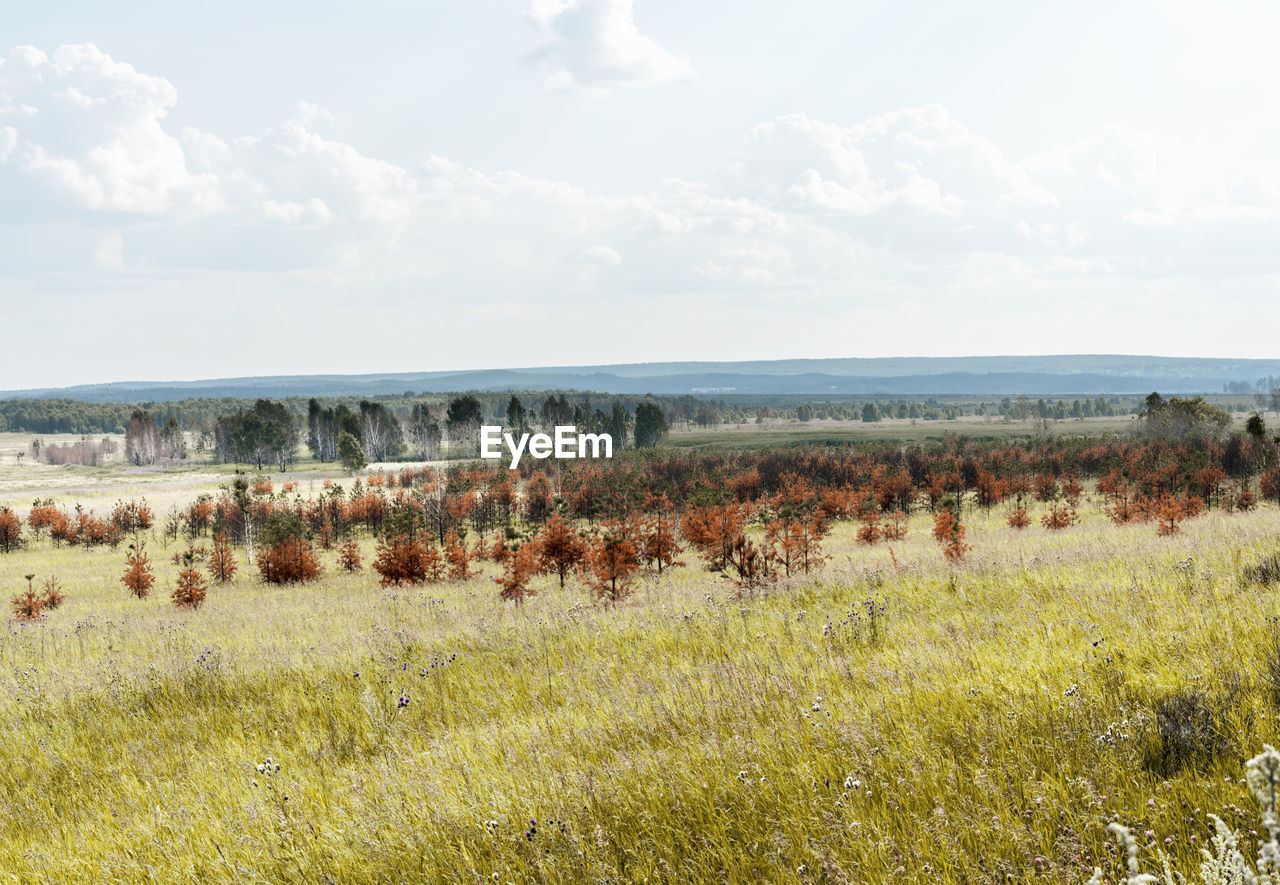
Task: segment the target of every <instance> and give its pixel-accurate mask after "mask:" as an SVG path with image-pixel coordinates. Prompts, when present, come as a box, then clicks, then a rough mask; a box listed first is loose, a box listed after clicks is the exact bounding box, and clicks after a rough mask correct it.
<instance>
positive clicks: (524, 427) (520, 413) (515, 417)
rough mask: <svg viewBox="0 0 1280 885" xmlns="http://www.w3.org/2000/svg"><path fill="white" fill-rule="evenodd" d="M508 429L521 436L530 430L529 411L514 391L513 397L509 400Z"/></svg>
mask: <svg viewBox="0 0 1280 885" xmlns="http://www.w3.org/2000/svg"><path fill="white" fill-rule="evenodd" d="M506 424H507V430H509V431H511V433H513V434H515V435H516V436H519V435H520V434H522V433H528V432H529V412H528V410H527V409H525V407H524V403H522V402H520V397H518V396H516V395H515V394H514V393H513V394H511V399H509V400H507V422H506Z"/></svg>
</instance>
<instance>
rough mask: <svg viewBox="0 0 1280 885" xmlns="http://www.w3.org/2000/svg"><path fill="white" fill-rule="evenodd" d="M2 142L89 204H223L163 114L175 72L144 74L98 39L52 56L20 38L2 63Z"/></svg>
mask: <svg viewBox="0 0 1280 885" xmlns="http://www.w3.org/2000/svg"><path fill="white" fill-rule="evenodd" d="M0 95H2V96H3V98H0V118H3V119H4V120H5V121H6V129H7V130H11V131H9V133H8V134H7V135H6V136H5V137H4V139H3V143H0V157H3V160H4V162H5V163H6V164H7V165H15V164H16V165H17V166H18V167H19V168H20V169H21V170H22V171H23V172H25V173H26V174H28V175H30V176H31V177H33V178H35V179H37V180H39V181H41V182H43V183H44V184H45V185H46V186H47V187H48V188H49V190H50V191H51V192H52V193H55V194H57V195H58V196H59V197H61V198H62V199H63V200H65V201H66V202H67V203H69V204H70V205H73V206H79V207H83V208H88V209H107V210H113V211H120V212H139V213H153V214H154V213H158V212H164V211H168V210H171V209H174V208H177V207H191V208H193V209H196V210H198V211H205V210H208V209H210V208H213V207H214V206H215V205H216V195H215V192H214V187H213V185H214V182H213V180H212V179H211V178H209V177H208V176H202V175H199V174H194V173H193V172H192V171H191V170H190V169H188V167H187V165H186V161H185V156H184V154H183V150H182V146H181V144H180V143H179V141H178V139H177V138H175V137H174V136H173V135H172V134H170V133H169V132H167V131H166V130H165V128H164V125H163V120H164V117H165V116H166V115H167V114H168V112H169V110H170V109H171V108H172V107H173V105H174V103H175V102H176V101H177V90H175V89H174V87H173V85H172V84H171V83H169V82H168V81H167V80H165V79H163V78H161V77H153V76H148V75H145V74H141V73H139V72H138V71H136V70H135V69H134V68H133V66H132V65H128V64H123V63H120V62H116V61H114V60H112V59H111V57H110V56H108V55H106V54H105V53H103V52H102V51H100V50H99V49H98V48H97V47H95V46H93V45H89V44H84V45H78V46H62V47H59V48H58V49H57V50H56V51H55V52H54V53H53V55H52V56H49V55H46V54H45V53H44V52H42V51H41V50H39V49H36V48H35V47H31V46H19V47H16V48H15V49H13V50H12V51H11V52H10V53H9V57H8V59H7V60H6V61H5V64H4V65H3V66H2V67H0Z"/></svg>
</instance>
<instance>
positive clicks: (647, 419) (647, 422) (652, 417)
mask: <svg viewBox="0 0 1280 885" xmlns="http://www.w3.org/2000/svg"><path fill="white" fill-rule="evenodd" d="M760 411H761V413H764V412H766V411H767V409H761V410H760ZM666 436H667V419H666V417H665V416H664V415H663V414H662V407H661V406H659V405H658V404H657V403H654V402H643V403H640V404H639V405H637V406H636V448H637V449H647V448H652V447H653V446H656V445H657V444H658V443H660V442H662V440H663V439H665V438H666Z"/></svg>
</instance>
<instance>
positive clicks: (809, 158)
mask: <svg viewBox="0 0 1280 885" xmlns="http://www.w3.org/2000/svg"><path fill="white" fill-rule="evenodd" d="M539 6H542V4H539ZM542 8H543V11H544V12H545V14H546V16H547V21H548V22H552V23H554V22H561V21H562V19H561V16H562V15H565V14H568V11H569V10H571V9H573V8H576V7H574V6H573V5H572V4H567V3H560V4H552V5H551V6H543V7H542ZM627 12H628V15H629V7H627ZM627 21H630V19H629V18H628V19H627ZM574 82H579V81H578V80H577V79H576V78H575V81H574ZM176 101H177V94H176V90H174V88H173V86H172V85H171V84H169V83H168V82H167V81H165V80H162V79H160V78H156V77H151V76H147V75H143V74H140V73H139V72H137V71H135V70H134V69H133V68H132V67H130V66H128V65H122V64H118V63H116V62H114V61H112V60H111V59H110V58H109V57H108V56H106V55H105V54H103V53H101V52H100V51H98V50H97V49H95V48H94V47H71V48H63V49H59V50H58V51H56V52H54V53H53V54H52V55H51V56H47V55H45V54H44V53H41V52H40V51H39V50H34V49H30V48H19V49H15V50H14V51H12V52H11V53H10V54H9V56H8V59H7V60H6V61H5V63H4V64H3V65H2V66H0V113H3V114H4V116H2V117H0V119H3V121H4V125H3V126H0V192H3V193H5V194H6V196H9V195H14V197H13V198H12V199H6V200H5V201H4V203H3V204H0V225H8V226H9V228H10V229H14V230H22V231H26V233H24V235H23V237H21V238H16V239H11V241H10V243H9V244H8V245H6V244H5V243H3V242H0V268H2V270H0V273H5V274H7V275H9V276H12V275H13V274H15V273H18V271H17V270H15V268H21V267H29V268H32V267H33V268H37V270H33V271H31V273H33V274H36V273H40V274H44V273H48V278H49V279H50V280H52V279H53V278H54V276H55V275H54V274H53V273H52V272H51V271H50V269H51V268H56V267H62V268H64V269H66V270H67V272H74V273H79V274H82V275H85V276H84V278H85V279H88V280H94V279H96V280H97V281H98V284H99V285H100V286H107V285H109V283H108V282H106V281H107V280H109V279H111V278H114V277H116V276H118V275H117V274H111V273H107V272H108V271H118V270H124V269H126V268H127V269H128V270H129V271H130V272H131V273H132V274H135V275H136V276H137V277H138V278H140V279H149V280H154V281H155V282H154V285H155V286H156V287H157V290H160V289H163V287H164V286H165V285H168V284H171V283H172V281H173V280H174V279H181V280H183V281H187V280H203V279H212V278H214V277H217V276H219V275H229V274H234V275H235V276H236V279H237V286H239V287H243V291H246V292H248V291H257V292H279V293H282V294H279V295H278V296H277V297H278V298H279V299H280V303H281V304H285V305H293V306H296V305H297V304H299V303H301V302H300V301H298V302H294V301H290V300H289V298H290V297H297V298H298V299H302V298H304V297H307V298H311V297H322V296H321V295H320V294H317V293H330V294H333V293H341V294H342V296H343V297H347V296H349V295H350V294H351V293H360V294H361V295H362V296H364V297H366V298H367V299H368V301H369V303H370V304H377V303H381V301H382V300H383V299H394V298H397V297H403V298H413V299H420V300H421V302H422V303H423V304H424V305H426V307H427V308H428V309H429V307H430V306H436V307H438V308H439V309H442V310H444V309H448V310H453V309H455V308H456V306H457V305H458V304H461V303H465V304H467V305H468V311H469V313H468V314H467V316H470V317H474V318H481V317H501V316H506V317H513V316H517V315H518V316H521V317H525V318H527V320H528V322H529V323H542V322H544V320H545V321H546V322H550V321H549V320H546V319H545V318H546V317H552V316H555V315H556V312H557V309H563V308H577V307H580V306H581V305H582V304H583V299H584V297H590V298H591V299H593V300H592V302H591V303H592V304H593V308H592V309H593V311H594V310H599V311H600V312H601V313H600V315H601V316H606V315H611V314H609V313H608V312H609V311H615V312H621V311H625V310H627V309H639V308H637V307H636V302H638V301H639V300H640V299H644V300H646V301H648V300H654V301H656V300H662V299H670V303H671V304H673V305H677V306H680V307H681V308H682V309H688V310H690V311H701V312H702V313H703V314H706V315H712V314H714V313H715V310H716V309H717V308H716V305H719V304H722V303H725V304H729V303H731V304H732V306H733V307H734V309H735V310H736V311H738V312H739V313H740V315H741V316H744V317H754V318H755V321H759V320H760V318H761V312H762V311H767V310H768V309H770V307H771V306H776V304H777V303H778V302H779V301H786V302H787V303H789V304H795V305H796V306H797V307H802V308H803V310H797V311H796V312H795V313H796V314H797V316H802V315H808V314H809V313H812V314H813V315H814V316H820V317H824V319H822V320H821V325H822V326H823V327H824V328H827V327H830V328H837V327H839V325H840V324H841V323H845V322H847V321H848V318H849V317H850V316H852V315H854V314H858V315H859V316H861V315H862V313H865V314H866V315H867V316H874V315H877V314H876V311H884V310H887V309H888V308H887V307H886V306H885V305H889V304H896V303H903V304H909V305H912V306H913V308H914V309H916V310H920V311H927V312H931V313H930V315H933V314H934V313H936V314H937V316H938V317H943V318H945V317H952V319H951V320H948V322H952V321H954V319H955V317H954V316H953V314H955V316H959V314H958V313H956V311H958V310H959V308H958V307H956V305H957V304H960V303H962V302H964V301H965V300H966V299H969V300H970V302H971V303H975V304H976V303H981V304H984V305H987V306H989V308H990V309H991V310H1003V311H1005V312H1007V313H1010V314H1011V315H1012V314H1013V313H1017V312H1018V311H1026V310H1031V309H1032V307H1028V306H1026V305H1031V306H1035V305H1040V304H1043V303H1047V301H1048V300H1050V299H1058V300H1059V302H1058V303H1059V304H1060V303H1061V299H1064V298H1068V299H1073V300H1075V301H1077V302H1080V301H1085V302H1089V303H1095V304H1101V305H1104V306H1105V305H1106V304H1108V303H1110V302H1115V301H1116V300H1117V299H1123V298H1124V297H1125V293H1126V292H1127V291H1129V290H1130V289H1132V290H1133V291H1141V292H1143V293H1145V294H1144V297H1151V293H1153V292H1158V291H1159V288H1160V287H1161V286H1164V287H1167V289H1168V290H1169V291H1171V292H1177V293H1179V295H1178V298H1179V299H1181V300H1177V299H1175V300H1174V301H1171V302H1170V303H1171V304H1175V303H1176V304H1182V305H1184V306H1185V305H1192V306H1194V305H1195V304H1197V303H1198V302H1197V301H1196V300H1195V299H1196V298H1197V297H1199V298H1204V297H1205V295H1204V293H1205V289H1206V288H1212V287H1214V286H1220V285H1222V282H1221V281H1223V280H1227V279H1229V280H1231V281H1232V282H1231V285H1232V292H1237V291H1238V292H1247V293H1265V294H1257V295H1256V297H1258V298H1259V299H1263V298H1266V297H1273V295H1274V291H1275V286H1276V282H1275V281H1276V280H1277V279H1280V253H1277V251H1276V250H1275V248H1274V244H1275V242H1276V239H1277V235H1278V234H1280V161H1277V160H1275V159H1273V158H1275V157H1277V156H1280V151H1278V150H1277V147H1280V124H1278V123H1277V122H1276V121H1274V120H1272V121H1268V120H1266V119H1264V118H1259V120H1258V121H1256V122H1255V123H1254V124H1253V125H1251V126H1247V127H1245V126H1242V127H1240V128H1239V129H1238V130H1235V131H1233V132H1230V133H1227V134H1225V135H1223V136H1222V137H1221V138H1220V139H1219V140H1218V141H1217V142H1212V141H1206V142H1205V143H1197V144H1194V145H1192V144H1188V143H1186V142H1184V141H1182V140H1179V139H1177V138H1173V137H1170V136H1163V135H1152V134H1149V133H1140V132H1133V131H1128V130H1121V129H1114V128H1112V129H1105V130H1103V131H1101V132H1099V133H1097V134H1094V135H1091V136H1090V137H1087V138H1082V139H1078V140H1076V141H1074V142H1072V143H1070V144H1066V145H1063V146H1061V147H1059V148H1057V149H1055V150H1052V151H1048V152H1045V153H1043V154H1041V155H1038V156H1035V157H1021V158H1019V157H1014V156H1011V155H1010V154H1009V152H1008V151H1007V150H1005V149H1004V148H1002V147H1001V146H1000V145H998V144H996V143H994V142H993V141H991V140H989V139H987V138H985V137H983V136H982V135H980V134H979V133H977V132H975V131H974V130H973V129H971V128H969V127H968V126H966V125H965V124H964V123H962V122H961V121H959V120H957V119H955V118H954V117H953V116H952V115H951V114H950V113H949V112H948V111H946V110H945V109H943V108H940V107H936V106H927V107H919V108H904V109H901V110H898V111H894V112H891V113H887V114H881V115H877V116H874V117H871V118H868V119H865V120H860V121H859V120H855V121H841V122H831V121H824V120H819V119H815V118H814V117H811V116H806V115H803V114H795V115H787V116H781V117H778V118H776V119H773V120H770V121H768V122H765V123H762V124H760V125H758V126H756V127H754V128H753V129H751V130H750V131H748V132H747V133H746V134H745V136H744V139H743V142H742V145H741V148H740V151H739V153H738V154H737V155H736V156H735V157H733V158H732V159H733V161H734V162H733V163H732V164H730V166H729V168H728V169H727V171H726V173H725V174H724V175H723V176H722V177H721V178H720V179H719V180H717V181H716V182H715V183H714V184H713V183H708V182H703V181H693V180H685V179H679V178H672V179H669V180H667V181H665V182H664V183H663V184H661V185H660V186H658V187H655V188H651V189H645V190H638V191H633V192H622V193H614V194H607V193H596V192H593V191H591V190H589V189H586V188H583V187H581V186H579V185H577V184H575V183H573V182H569V181H561V180H553V179H550V178H541V177H536V176H532V175H528V174H526V173H523V172H520V171H518V170H509V169H508V170H482V169H477V168H474V167H472V166H469V165H467V164H465V163H462V162H459V161H458V160H456V159H451V158H447V157H440V156H428V157H427V159H426V160H424V161H423V162H421V163H419V164H413V165H407V164H405V165H402V164H399V163H395V162H390V161H388V160H386V159H383V158H380V157H377V156H371V155H370V154H369V153H367V152H365V151H362V150H360V149H358V148H357V147H355V146H354V145H353V144H351V143H348V142H347V141H344V140H342V139H341V137H340V135H339V133H338V132H337V131H336V130H340V126H339V123H338V121H336V120H334V118H333V117H332V115H330V114H328V113H327V112H326V111H324V109H322V108H320V107H318V106H316V105H310V104H305V103H304V104H300V105H299V106H298V108H297V110H296V112H295V114H294V115H293V117H292V118H291V119H288V120H285V121H283V122H281V123H280V124H279V125H276V126H273V127H271V128H269V129H267V130H265V131H262V132H259V133H257V134H254V135H249V136H243V135H242V136H238V137H228V136H224V135H218V134H214V133H211V132H207V131H204V130H202V129H199V128H196V127H187V128H184V129H182V130H181V131H179V132H176V133H175V132H174V129H175V127H174V126H173V125H172V124H171V123H170V122H169V120H168V119H167V115H168V113H169V110H170V109H171V108H172V107H173V106H174V103H175V102H176ZM23 106H28V107H32V108H35V113H24V112H19V109H20V108H21V107H23ZM37 216H39V218H38V219H37ZM50 218H52V219H53V222H49V223H51V224H57V225H59V227H57V228H56V229H55V228H52V227H50V228H48V229H47V230H49V231H55V230H56V234H57V236H48V235H45V233H44V232H45V231H46V228H43V227H40V226H39V224H43V223H45V222H47V221H48V219H50ZM37 221H39V223H37ZM33 244H35V245H34V247H33ZM126 244H127V249H126V248H125V246H126ZM59 250H61V252H62V253H64V254H59ZM24 252H26V253H30V254H24ZM624 256H625V261H624V260H623V258H624ZM95 273H96V274H99V275H100V276H99V277H96V278H95V277H93V276H92V275H93V274H95ZM49 285H53V283H52V282H51V283H49ZM140 285H141V284H140ZM92 288H93V286H92V284H86V290H90V289H92ZM288 292H297V293H305V294H297V295H296V296H289V295H287V294H283V293H288ZM1073 293H1074V294H1073ZM1250 297H1254V296H1252V295H1251V296H1250ZM629 299H634V300H635V301H630V300H629ZM521 301H527V302H534V301H536V302H537V303H538V304H539V305H540V306H539V307H538V309H537V310H530V311H526V312H523V313H521V312H518V311H516V312H513V309H512V307H511V305H512V304H513V303H517V302H521ZM414 303H417V302H416V301H415V302H414ZM628 304H630V305H631V308H628V307H626V305H628ZM597 306H598V307H597ZM1036 309H1039V308H1036ZM1188 309H1190V308H1188ZM949 311H950V313H949ZM859 312H862V313H859ZM616 316H617V317H621V316H622V313H617V314H616ZM619 322H621V320H619ZM744 322H745V320H744ZM777 322H778V323H782V324H783V325H785V324H784V323H783V320H782V319H779V320H777ZM815 322H817V321H815ZM938 322H943V319H939V320H938ZM529 331H530V332H531V333H533V332H535V331H541V332H543V333H547V334H550V331H551V330H550V329H541V328H540V329H539V330H534V329H530V330H529ZM784 331H785V329H784V328H779V329H778V332H779V334H782V333H783V332H784ZM691 340H692V339H691ZM975 346H977V345H975ZM995 349H999V348H998V347H996V348H995Z"/></svg>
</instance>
